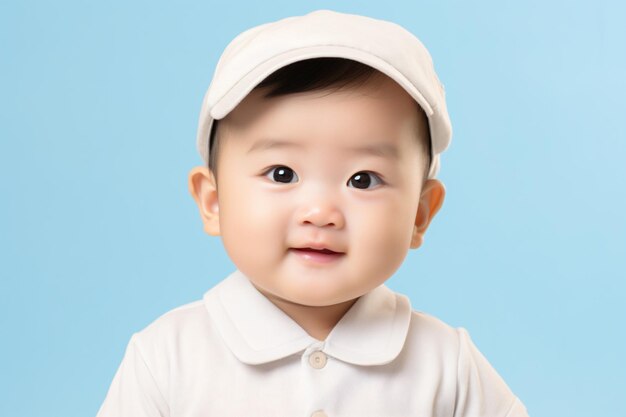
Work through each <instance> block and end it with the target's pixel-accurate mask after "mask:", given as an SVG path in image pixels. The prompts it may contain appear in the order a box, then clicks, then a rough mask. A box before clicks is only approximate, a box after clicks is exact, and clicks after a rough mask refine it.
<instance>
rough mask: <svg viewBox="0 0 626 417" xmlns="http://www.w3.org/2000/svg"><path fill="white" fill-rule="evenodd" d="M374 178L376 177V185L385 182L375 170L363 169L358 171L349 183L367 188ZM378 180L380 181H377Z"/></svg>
mask: <svg viewBox="0 0 626 417" xmlns="http://www.w3.org/2000/svg"><path fill="white" fill-rule="evenodd" d="M372 178H374V179H375V181H374V185H377V184H383V180H381V179H380V177H379V176H378V175H376V174H374V173H373V172H367V171H361V172H357V173H356V174H354V175H353V176H352V178H350V179H349V180H348V185H350V184H354V186H355V187H356V188H360V189H363V190H364V189H367V188H368V187H369V186H370V185H371V184H372ZM376 181H378V182H376Z"/></svg>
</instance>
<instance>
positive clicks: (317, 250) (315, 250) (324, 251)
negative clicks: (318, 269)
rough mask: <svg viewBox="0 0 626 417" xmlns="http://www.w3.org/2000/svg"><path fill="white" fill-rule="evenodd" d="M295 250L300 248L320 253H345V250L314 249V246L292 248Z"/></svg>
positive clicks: (300, 249)
mask: <svg viewBox="0 0 626 417" xmlns="http://www.w3.org/2000/svg"><path fill="white" fill-rule="evenodd" d="M292 249H294V250H299V251H312V252H319V253H327V254H331V255H335V254H336V255H341V254H343V252H335V251H334V250H330V249H326V248H324V249H313V248H292Z"/></svg>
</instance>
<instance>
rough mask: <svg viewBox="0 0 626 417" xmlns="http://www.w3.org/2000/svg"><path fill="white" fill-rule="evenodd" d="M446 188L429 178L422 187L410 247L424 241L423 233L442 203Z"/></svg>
mask: <svg viewBox="0 0 626 417" xmlns="http://www.w3.org/2000/svg"><path fill="white" fill-rule="evenodd" d="M445 195H446V188H445V187H444V186H443V183H442V182H441V181H439V180H437V179H429V180H427V181H426V182H425V183H424V186H423V187H422V193H421V195H420V202H419V206H418V208H417V215H416V216H415V225H414V226H413V235H412V237H411V249H417V248H419V247H420V246H422V243H424V234H425V233H426V229H428V226H429V225H430V222H431V221H432V219H433V217H435V214H437V212H438V211H439V209H440V208H441V206H442V205H443V199H444V197H445Z"/></svg>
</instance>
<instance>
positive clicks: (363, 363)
mask: <svg viewBox="0 0 626 417" xmlns="http://www.w3.org/2000/svg"><path fill="white" fill-rule="evenodd" d="M451 134H452V129H451V126H450V120H449V116H448V113H447V110H446V103H445V93H444V89H443V86H442V85H441V83H440V82H439V79H438V77H437V75H436V74H435V71H434V68H433V64H432V60H431V57H430V55H429V53H428V51H427V50H426V49H425V47H424V46H423V45H422V43H421V42H420V41H419V40H418V39H417V38H416V37H415V36H413V35H412V34H411V33H410V32H408V31H406V30H405V29H404V28H402V27H401V26H399V25H397V24H394V23H391V22H387V21H383V20H378V19H373V18H369V17H365V16H359V15H353V14H344V13H338V12H334V11H330V10H318V11H314V12H311V13H309V14H307V15H304V16H295V17H289V18H285V19H282V20H279V21H276V22H271V23H267V24H264V25H260V26H257V27H255V28H251V29H249V30H247V31H245V32H243V33H242V34H240V35H239V36H237V37H236V38H235V39H234V40H233V41H232V42H231V43H230V44H229V45H228V47H227V48H226V50H225V51H224V53H223V55H222V56H221V58H220V61H219V62H218V64H217V67H216V70H215V73H214V76H213V80H212V82H211V85H210V87H209V89H208V91H207V94H206V95H205V99H204V102H203V106H202V110H201V114H200V123H199V129H198V137H197V143H198V150H199V152H200V155H201V156H202V158H203V159H204V161H205V165H204V166H201V167H196V168H194V169H192V170H191V172H190V174H189V189H190V192H191V194H192V196H193V198H194V199H195V201H196V203H197V204H198V208H199V211H200V216H201V219H202V222H203V225H204V230H205V231H206V233H208V234H209V235H213V236H221V239H222V241H223V244H224V247H225V249H226V252H227V253H228V256H229V257H230V258H231V259H232V261H233V263H234V264H235V266H236V268H237V269H236V270H235V271H234V272H232V273H231V274H230V275H229V276H227V277H225V279H223V280H222V281H221V282H220V283H218V284H217V285H216V286H214V287H213V288H211V289H209V290H208V291H207V292H206V293H205V294H204V297H203V299H202V300H198V301H195V302H192V303H189V304H186V305H183V306H180V307H178V308H175V309H173V310H171V311H169V312H167V313H166V314H164V315H162V316H161V317H159V318H158V319H157V320H155V321H154V322H152V323H151V324H150V325H148V326H147V327H146V328H145V329H143V330H141V331H139V332H137V333H134V334H133V335H132V337H131V338H130V342H129V343H128V346H127V348H126V352H125V354H124V358H123V360H122V362H121V364H120V366H119V368H118V370H117V372H116V374H115V376H114V378H113V382H112V384H111V386H110V388H109V391H108V394H107V396H106V398H105V400H104V403H103V404H102V406H101V408H100V411H99V413H98V417H144V416H145V417H148V416H150V417H156V416H171V417H192V416H194V417H195V416H255V417H257V416H302V417H305V416H306V417H308V416H312V417H323V416H328V417H340V416H341V417H362V416H377V417H394V416H398V417H400V416H401V417H407V416H419V417H435V416H436V417H453V416H454V417H461V416H464V417H479V416H482V417H524V416H527V415H528V414H527V412H526V409H525V407H524V405H523V404H522V402H521V401H520V400H519V399H518V398H517V397H516V396H515V395H514V394H513V393H512V392H511V390H510V389H509V388H508V387H507V385H506V384H505V382H504V381H503V380H502V378H501V377H500V376H499V375H498V373H497V372H496V371H495V370H494V369H493V367H492V366H491V365H490V364H489V362H488V361H487V360H486V359H485V358H484V357H483V356H482V354H481V353H480V352H479V351H478V350H477V348H476V346H475V345H474V344H473V342H472V340H471V339H470V336H469V335H468V333H467V331H466V330H465V329H463V328H462V327H460V328H453V327H451V326H449V325H447V324H446V323H444V322H442V321H440V320H439V319H437V318H435V317H433V316H430V315H428V314H426V313H422V312H418V311H415V310H413V309H412V307H411V304H410V301H409V299H408V298H407V297H406V296H405V295H402V294H399V293H396V292H394V291H392V290H390V289H389V288H388V287H386V286H385V285H384V282H385V281H386V280H387V279H389V278H390V277H391V276H392V275H393V274H394V272H395V271H396V270H397V269H398V268H399V267H400V265H401V264H402V262H403V260H404V259H405V257H406V256H407V253H408V251H409V249H416V248H418V247H420V245H422V243H423V239H424V234H425V232H426V230H427V228H428V226H429V224H430V223H431V221H432V219H433V217H434V216H435V215H436V214H437V212H438V211H439V209H440V208H441V206H442V203H443V200H444V196H445V188H444V186H443V184H442V183H441V181H439V180H438V179H436V178H435V177H436V174H437V173H438V171H439V166H440V159H439V157H440V155H439V154H441V152H443V151H444V150H445V149H446V148H447V147H448V144H449V142H450V138H451Z"/></svg>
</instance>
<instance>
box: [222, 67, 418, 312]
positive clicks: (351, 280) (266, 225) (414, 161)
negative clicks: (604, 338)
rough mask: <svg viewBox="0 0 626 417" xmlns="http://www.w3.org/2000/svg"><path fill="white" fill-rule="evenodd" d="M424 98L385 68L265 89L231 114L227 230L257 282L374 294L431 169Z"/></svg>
mask: <svg viewBox="0 0 626 417" xmlns="http://www.w3.org/2000/svg"><path fill="white" fill-rule="evenodd" d="M416 106H417V105H416V103H415V102H414V101H413V100H412V98H411V97H410V96H409V95H408V94H407V93H406V92H405V91H404V90H403V89H402V88H401V87H400V86H398V85H397V84H395V83H394V82H393V81H391V80H390V79H387V78H385V79H384V81H382V82H381V83H379V84H374V85H370V84H368V85H366V86H364V87H361V88H359V89H358V90H346V91H343V92H328V91H324V92H319V91H318V92H311V93H301V94H297V95H288V96H283V97H278V98H272V99H269V100H267V99H263V98H262V97H261V94H260V92H259V91H255V92H253V93H252V94H251V95H249V96H248V97H247V98H246V99H245V100H244V101H243V102H242V103H241V104H240V105H239V106H237V108H236V109H235V110H234V111H232V112H231V113H230V114H229V115H228V117H227V119H224V122H225V123H226V124H227V127H226V126H224V124H222V126H224V127H225V130H224V135H223V136H222V138H221V139H220V140H221V142H220V147H221V148H220V153H219V160H218V163H217V166H218V173H217V177H218V187H217V188H218V192H217V196H218V206H219V229H220V230H219V234H220V235H221V236H222V240H223V243H224V246H225V249H226V251H227V253H228V254H229V256H230V258H231V259H232V261H233V262H234V264H235V265H236V267H237V268H238V269H239V270H241V271H242V272H243V273H244V274H245V275H247V276H248V277H249V278H250V279H251V281H252V283H253V284H254V285H255V286H256V287H257V288H259V289H262V290H263V292H264V293H265V294H266V295H269V296H270V297H277V298H278V299H282V300H288V301H290V302H294V303H298V304H303V305H308V306H327V305H331V304H337V303H341V302H344V301H348V300H352V299H355V298H357V297H359V296H361V295H363V294H365V293H367V292H368V291H370V290H372V289H373V288H375V287H377V286H378V285H380V284H381V283H383V282H384V281H385V280H387V279H388V278H389V277H390V276H391V275H392V274H393V273H394V272H395V271H396V270H397V269H398V267H399V266H400V265H401V263H402V261H403V260H404V258H405V257H406V255H407V252H408V250H409V247H410V244H411V237H412V231H413V227H414V223H415V220H416V213H417V208H418V202H419V198H420V189H421V181H422V172H423V169H424V166H423V164H424V160H423V156H422V155H421V151H420V148H419V146H418V143H417V138H416V137H415V135H416V131H417V130H418V129H417V126H416V125H417V123H418V119H417V118H416V112H417V107H416ZM306 248H317V249H320V248H326V249H328V250H331V251H333V252H334V253H332V254H325V253H321V252H317V251H312V250H306Z"/></svg>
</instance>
